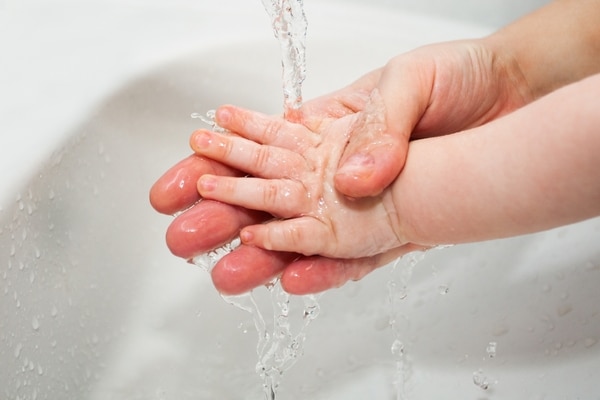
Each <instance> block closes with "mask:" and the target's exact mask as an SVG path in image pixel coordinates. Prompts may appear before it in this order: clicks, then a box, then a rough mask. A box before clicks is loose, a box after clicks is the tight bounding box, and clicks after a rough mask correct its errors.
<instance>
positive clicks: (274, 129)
mask: <svg viewBox="0 0 600 400" xmlns="http://www.w3.org/2000/svg"><path fill="white" fill-rule="evenodd" d="M280 130H281V122H279V121H275V120H269V121H267V122H266V124H265V128H264V130H263V132H262V137H261V142H262V143H265V144H269V143H273V142H274V141H275V140H276V139H277V138H278V137H279V132H280Z"/></svg>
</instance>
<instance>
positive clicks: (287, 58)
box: [262, 0, 308, 121]
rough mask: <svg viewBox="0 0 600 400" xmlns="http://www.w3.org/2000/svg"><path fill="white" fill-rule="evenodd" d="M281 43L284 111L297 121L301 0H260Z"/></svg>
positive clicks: (302, 61)
mask: <svg viewBox="0 0 600 400" xmlns="http://www.w3.org/2000/svg"><path fill="white" fill-rule="evenodd" d="M262 3H263V5H264V7H265V10H266V11H267V13H268V14H269V17H270V18H271V23H272V25H273V32H274V34H275V37H276V38H277V40H278V41H279V46H280V47H281V66H282V68H283V72H282V76H283V111H284V117H285V119H287V120H291V121H296V120H297V119H298V117H299V115H298V113H299V109H300V107H301V106H302V82H304V79H305V77H306V31H307V28H308V23H307V20H306V15H305V13H304V5H303V0H262Z"/></svg>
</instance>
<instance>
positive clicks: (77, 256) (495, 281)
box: [0, 0, 600, 400]
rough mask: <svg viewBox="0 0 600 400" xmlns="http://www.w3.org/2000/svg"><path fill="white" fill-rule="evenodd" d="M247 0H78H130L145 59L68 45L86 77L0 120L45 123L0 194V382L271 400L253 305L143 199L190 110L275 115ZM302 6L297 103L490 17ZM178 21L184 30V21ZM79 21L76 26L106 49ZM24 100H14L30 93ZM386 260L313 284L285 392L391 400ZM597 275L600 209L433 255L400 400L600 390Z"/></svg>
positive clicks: (71, 395)
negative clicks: (169, 232)
mask: <svg viewBox="0 0 600 400" xmlns="http://www.w3.org/2000/svg"><path fill="white" fill-rule="evenodd" d="M249 3H250V2H247V1H246V2H243V1H241V0H239V1H235V4H233V3H231V4H230V3H227V4H225V3H222V5H221V6H218V5H212V6H211V5H207V4H202V3H196V4H191V3H188V2H186V1H183V0H181V1H179V2H177V3H172V4H173V5H172V6H171V7H169V8H168V9H167V8H165V7H164V6H160V3H158V2H157V1H153V2H147V3H146V4H145V5H142V4H137V3H136V2H133V1H132V2H130V3H128V4H129V6H127V7H119V6H118V5H117V4H111V3H108V4H107V5H106V6H105V7H98V8H96V9H94V8H92V9H87V8H86V9H85V13H87V14H86V15H87V16H88V18H89V21H93V20H94V18H96V17H97V18H98V19H99V20H103V18H109V17H107V15H109V14H110V15H113V14H111V13H113V12H115V10H121V11H122V10H125V14H124V15H125V17H123V19H122V20H121V19H119V18H116V19H114V16H113V17H110V18H113V19H110V21H113V22H115V21H117V20H118V21H120V22H118V21H117V22H118V23H119V24H120V25H118V26H119V27H120V28H119V29H127V27H128V26H129V25H130V21H133V22H132V24H133V26H134V27H135V29H140V31H139V32H137V33H136V35H137V36H136V37H138V36H139V38H143V37H144V36H145V35H146V34H147V35H148V37H150V38H152V40H156V43H155V46H154V48H155V49H156V53H154V52H152V51H150V50H152V48H153V46H151V45H150V44H147V43H146V44H143V46H146V47H144V51H142V52H140V53H135V52H134V54H141V55H139V57H140V58H139V59H136V56H131V55H130V54H129V53H128V52H127V49H128V48H129V47H128V46H130V45H131V43H132V42H127V41H124V42H122V41H119V40H114V41H111V42H107V45H110V46H112V47H111V52H107V51H104V53H102V51H100V50H98V51H100V53H102V54H105V55H106V54H109V53H110V54H115V55H118V54H121V56H122V57H123V58H124V59H125V60H126V62H123V63H122V64H121V63H119V61H118V60H115V59H112V61H111V60H108V59H106V58H105V57H104V58H100V59H98V60H97V61H98V64H100V65H101V68H100V67H95V66H94V65H95V64H94V63H93V62H91V61H90V60H91V59H90V60H88V59H87V58H86V59H85V60H88V61H86V62H82V61H81V60H79V62H78V63H76V64H77V65H80V66H86V67H88V68H90V70H89V72H88V73H86V74H88V76H89V79H90V80H91V81H94V82H96V84H94V83H93V82H92V83H87V85H89V86H85V85H83V83H82V85H83V87H65V88H64V93H63V92H61V90H57V91H56V92H55V94H54V97H55V101H54V102H50V103H48V109H39V110H38V111H39V112H37V111H36V109H34V110H31V112H32V114H31V118H32V120H25V118H21V119H17V116H19V115H21V116H23V115H22V114H18V113H16V114H14V115H10V116H8V117H7V119H6V121H8V122H5V123H4V125H3V127H4V128H6V129H8V128H15V127H17V126H18V125H19V123H20V121H21V120H22V121H23V124H26V126H30V127H31V128H32V129H34V128H35V129H42V130H45V129H47V132H48V135H47V136H46V137H44V135H39V136H36V137H35V139H34V142H35V145H33V146H32V145H30V144H29V145H28V146H31V148H32V150H31V153H28V152H26V151H22V152H20V153H18V154H11V152H10V150H8V149H9V148H8V147H3V148H2V152H3V154H4V155H3V157H9V158H10V157H13V158H12V159H11V160H10V161H6V160H5V162H7V165H8V166H11V171H10V174H7V175H6V176H4V177H3V178H2V189H3V193H2V197H1V198H2V203H0V204H1V207H2V209H1V211H0V230H1V231H0V287H1V289H0V299H1V302H0V304H1V306H0V398H6V399H77V400H81V399H98V400H100V399H102V400H106V399H127V400H130V399H259V398H262V396H263V395H262V389H261V382H260V380H259V378H258V377H257V375H256V374H255V372H254V365H255V363H256V361H257V356H256V353H255V346H256V341H257V339H256V334H255V332H254V330H253V328H252V323H251V320H250V317H249V315H248V314H247V313H245V312H243V311H241V310H238V309H236V308H234V307H232V306H230V305H228V304H226V303H225V302H224V301H223V300H222V299H221V298H220V297H219V295H218V294H217V293H216V291H215V290H214V288H213V287H212V285H211V282H210V279H209V276H208V274H206V273H205V272H204V271H202V270H200V269H199V268H195V267H193V266H190V265H188V264H187V263H185V262H184V261H182V260H179V259H176V258H175V257H174V256H172V255H171V254H170V253H169V252H168V250H167V248H166V245H165V243H164V232H165V229H166V226H167V225H168V223H169V222H170V219H169V218H168V217H164V216H160V215H158V214H156V213H155V212H154V211H153V210H152V209H151V208H150V206H149V204H148V200H147V197H148V190H149V188H150V186H151V185H152V183H153V182H154V180H155V179H156V178H158V177H159V176H160V174H161V173H162V172H163V171H165V170H166V169H167V168H168V167H169V166H170V165H172V164H173V163H174V162H176V161H177V160H179V159H181V158H183V157H185V156H186V155H187V154H188V153H189V149H188V147H187V139H188V136H189V134H190V133H191V132H192V131H193V130H194V129H196V128H197V127H198V126H199V123H198V121H197V120H193V119H191V118H190V114H191V113H193V112H204V111H206V110H209V109H211V108H214V107H216V106H218V105H220V104H222V103H234V104H238V105H242V106H247V107H251V108H254V109H258V110H261V111H265V112H273V113H275V112H279V110H280V109H281V93H280V71H279V54H278V46H277V43H276V42H275V40H274V38H272V36H271V32H270V27H269V23H268V21H267V18H266V15H264V12H263V10H262V9H261V7H260V5H259V4H258V3H259V2H257V4H249ZM73 4H83V3H73ZM73 4H71V5H70V6H73V7H77V6H75V5H73ZM234 5H235V7H234ZM10 6H11V5H10V4H8V6H6V7H10ZM0 7H1V6H0ZM15 7H16V6H15ZM80 7H82V10H83V9H84V8H83V7H84V6H80ZM34 9H35V8H32V9H31V10H34ZM31 10H29V11H31ZM142 10H143V13H142ZM26 11H27V10H26ZM42 11H44V10H40V11H39V12H40V14H42ZM80 11H81V10H80ZM138 12H139V13H142V15H141V16H140V15H138ZM85 13H84V14H85ZM307 13H308V18H309V24H310V25H309V41H308V60H309V65H308V80H307V83H306V87H305V95H306V97H307V98H310V97H313V96H315V95H318V94H322V93H326V92H327V91H329V90H333V89H335V88H338V87H340V86H342V85H344V84H346V83H348V82H350V81H351V80H353V79H354V78H356V77H358V76H359V75H360V74H362V73H363V72H365V71H367V70H369V69H371V68H374V67H376V66H378V65H381V64H382V63H383V62H385V61H386V60H387V59H388V58H389V57H390V56H391V55H393V54H396V53H398V52H401V51H405V50H408V49H410V48H413V47H416V46H418V45H421V44H424V43H428V42H434V41H440V40H447V39H450V38H459V37H466V36H480V35H482V34H484V33H486V32H487V31H488V30H487V29H484V28H477V27H474V26H467V25H464V24H457V23H453V22H451V21H443V20H439V19H433V18H428V17H419V16H416V15H408V14H400V13H398V12H397V11H393V10H391V9H385V8H381V9H380V8H375V7H370V8H364V7H360V6H359V5H356V6H344V7H341V6H339V5H337V6H336V5H335V4H334V3H333V4H330V3H321V4H307ZM57 14H58V12H57ZM248 14H249V16H247V15H248ZM184 16H185V17H184ZM63 17H64V15H63ZM142 17H143V18H142ZM64 18H65V20H66V19H68V18H66V17H64ZM127 18H131V20H128V19H127ZM177 18H183V19H185V21H186V25H185V29H183V28H182V29H181V31H177V26H178V25H177V23H175V22H173V21H176V20H177ZM257 21H258V22H257ZM117 22H115V23H117ZM150 23H151V24H150ZM196 23H197V26H196V25H195V24H196ZM78 24H79V25H83V24H82V23H78ZM67 26H71V25H68V24H67ZM165 27H166V28H165ZM167 28H168V29H167ZM56 29H60V27H57V28H56ZM98 29H99V28H98ZM132 29H134V28H132ZM161 29H164V31H163V32H162V33H161ZM86 32H87V33H86V35H88V36H85V35H84V36H83V37H82V38H80V40H81V42H83V43H85V42H86V41H89V40H92V41H93V40H96V42H94V44H95V45H97V44H98V43H104V41H103V40H101V39H99V38H98V37H96V36H94V35H93V34H90V33H89V32H88V31H86ZM95 32H96V34H97V31H95ZM73 34H75V33H73ZM40 35H42V36H40V40H42V39H43V32H40ZM89 35H91V36H89ZM51 37H63V36H60V35H58V36H57V35H54V36H52V35H51ZM65 37H70V36H69V34H68V32H67V33H65ZM110 37H111V38H112V37H113V36H110ZM128 37H131V35H130V36H128ZM94 38H96V39H94ZM72 40H73V41H76V40H77V39H76V38H72ZM140 43H142V42H140ZM75 49H77V47H75ZM71 50H73V48H72V49H71ZM113 50H114V51H113ZM117 50H118V51H117ZM81 52H83V53H84V54H87V56H86V57H88V56H90V54H92V53H93V48H92V49H89V48H81ZM64 53H65V54H67V53H69V52H68V51H65V52H64ZM82 57H83V56H82ZM148 63H149V64H150V65H151V68H150V67H147V66H146V65H147V64H148ZM42 67H43V66H38V68H42ZM103 71H104V72H105V73H106V75H103ZM62 73H63V74H64V77H63V78H61V79H63V80H64V81H65V82H66V81H68V75H69V73H68V72H65V71H62ZM32 79H34V80H35V79H36V78H35V76H34V77H32ZM98 81H99V82H100V83H101V84H99V83H98ZM58 82H59V83H60V82H62V81H60V80H59V81H58ZM82 82H87V81H86V80H84V79H82ZM59 86H60V85H59ZM9 87H12V88H15V89H14V90H16V85H13V86H9ZM46 89H48V90H50V89H51V88H49V87H46ZM55 89H56V88H55ZM15 96H16V99H17V100H15V101H16V103H15V104H16V106H15V107H16V108H15V109H16V110H17V111H19V108H18V105H19V104H24V103H23V102H22V99H24V98H25V97H24V96H25V94H23V93H20V94H18V93H16V92H15ZM19 96H21V97H19ZM40 96H46V98H50V97H52V96H50V94H49V93H48V92H43V93H40ZM61 96H62V97H61ZM78 96H81V98H80V99H81V104H78V102H77V101H76V100H77V99H78ZM19 99H21V100H19ZM19 101H21V103H19ZM6 104H8V103H6ZM64 104H69V105H70V106H71V107H70V108H65V107H64V106H63V105H64ZM75 112H76V114H72V113H75ZM44 117H47V118H44ZM6 129H5V131H6ZM2 135H5V133H4V132H3V133H2ZM31 137H32V138H34V136H31ZM3 140H4V141H3V142H2V144H10V143H11V142H10V141H8V140H7V139H6V138H5V139H3ZM15 146H16V148H17V149H23V150H25V147H24V146H23V145H22V143H17V144H15ZM40 147H41V148H40ZM391 270H392V268H390V267H388V268H382V269H380V270H378V271H376V272H375V273H373V274H371V275H369V276H368V277H366V278H365V279H364V280H363V281H361V282H358V283H350V284H348V285H346V286H345V287H344V288H342V289H339V290H334V291H331V292H329V293H326V294H324V295H323V296H322V297H321V298H320V300H319V303H320V305H321V315H320V316H319V318H318V319H316V320H315V321H314V322H313V323H312V324H311V325H310V326H309V328H308V336H307V340H306V343H305V348H304V352H305V354H304V356H303V357H302V358H301V359H300V360H299V361H298V363H297V364H296V365H295V366H294V367H293V368H292V369H291V370H289V371H288V372H287V373H286V374H285V375H284V377H283V381H282V384H281V387H280V390H279V396H278V399H284V400H285V399H305V398H311V399H342V398H343V399H365V398H368V397H371V398H378V399H392V398H396V392H395V389H394V387H393V382H394V379H396V378H395V369H396V367H395V365H394V363H395V361H394V358H393V356H392V354H391V351H390V348H391V345H392V342H393V341H394V339H396V338H395V337H394V335H393V334H392V332H391V330H390V328H389V326H388V320H389V314H390V307H389V301H390V298H389V295H388V292H387V282H388V281H389V280H390V278H391V277H392V274H391ZM598 282H600V220H599V219H595V220H590V221H587V222H584V223H580V224H577V225H573V226H569V227H564V228H561V229H557V230H553V231H549V232H544V233H541V234H538V235H531V236H526V237H520V238H514V239H509V240H501V241H493V242H486V243H480V244H474V245H464V246H454V247H451V248H446V249H442V250H434V251H431V252H429V253H428V254H427V255H426V256H425V258H424V259H423V260H422V261H420V262H419V263H418V264H417V265H416V267H415V268H414V273H413V276H412V278H411V280H410V281H409V282H408V284H407V291H408V296H407V297H406V299H405V300H403V301H402V302H401V306H400V308H399V311H398V312H399V313H400V314H401V318H400V319H401V322H402V324H401V329H400V335H399V338H400V340H401V341H402V342H403V343H404V346H405V358H404V364H405V368H404V369H405V374H404V377H403V381H402V382H403V385H402V386H403V389H402V393H403V396H404V397H403V398H405V399H418V400H420V399H430V398H439V397H442V396H444V397H445V398H452V399H458V398H460V399H472V400H481V399H487V398H489V399H517V398H519V399H566V398H569V399H575V398H586V399H591V398H596V397H597V396H598V395H597V393H598V391H597V384H596V382H597V381H598V379H599V378H600V371H598V368H597V366H598V365H600V364H599V363H600V344H598V343H597V342H598V340H599V339H600V291H599V290H598V289H597V286H598ZM264 292H265V289H259V290H257V295H258V296H262V295H263V294H264ZM296 312H299V310H296ZM494 348H495V349H494ZM474 381H475V382H474ZM477 382H479V383H481V384H480V385H477V384H476V383H477ZM486 382H487V385H486V384H485V383H486ZM481 386H487V389H486V390H484V389H483V388H482V387H481Z"/></svg>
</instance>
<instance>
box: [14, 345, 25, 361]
mask: <svg viewBox="0 0 600 400" xmlns="http://www.w3.org/2000/svg"><path fill="white" fill-rule="evenodd" d="M22 350H23V344H21V343H17V345H16V346H15V351H14V355H15V358H19V357H20V356H21V351H22Z"/></svg>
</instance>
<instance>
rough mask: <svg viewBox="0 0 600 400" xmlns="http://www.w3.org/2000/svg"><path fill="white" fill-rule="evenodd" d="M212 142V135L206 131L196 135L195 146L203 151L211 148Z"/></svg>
mask: <svg viewBox="0 0 600 400" xmlns="http://www.w3.org/2000/svg"><path fill="white" fill-rule="evenodd" d="M212 141H213V137H212V135H211V134H210V133H208V132H206V131H199V132H196V134H195V135H194V144H195V147H196V148H199V149H202V148H206V147H209V146H210V145H211V144H212Z"/></svg>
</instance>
